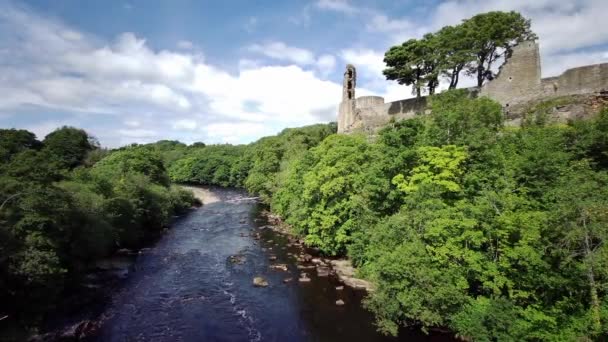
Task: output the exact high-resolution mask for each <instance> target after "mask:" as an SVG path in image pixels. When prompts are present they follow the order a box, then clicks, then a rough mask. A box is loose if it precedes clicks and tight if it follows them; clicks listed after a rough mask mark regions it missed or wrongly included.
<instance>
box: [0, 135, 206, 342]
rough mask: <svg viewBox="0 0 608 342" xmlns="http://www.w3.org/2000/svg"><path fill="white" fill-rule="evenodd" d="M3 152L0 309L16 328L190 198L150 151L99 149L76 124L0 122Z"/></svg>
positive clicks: (152, 233)
mask: <svg viewBox="0 0 608 342" xmlns="http://www.w3.org/2000/svg"><path fill="white" fill-rule="evenodd" d="M0 160H1V163H0V194H1V197H0V303H2V305H1V307H0V310H2V312H0V317H4V316H5V315H6V316H8V317H4V318H8V320H10V322H11V325H12V326H13V328H14V329H15V330H21V328H20V327H18V325H21V324H23V325H25V326H30V327H35V326H36V325H37V324H38V323H39V322H40V321H42V320H43V319H44V317H45V315H46V314H48V313H51V312H53V310H56V309H58V308H60V307H61V305H62V304H61V303H63V302H65V298H66V296H67V295H69V292H70V291H74V290H75V289H77V288H78V287H79V286H81V283H82V282H83V278H84V277H85V276H86V274H87V272H90V270H91V267H92V264H93V263H94V262H95V261H96V260H99V259H101V258H103V257H106V256H109V255H111V254H112V253H114V252H116V251H117V250H119V249H136V248H139V247H142V246H143V244H145V243H146V242H147V241H149V240H151V239H153V238H154V237H156V236H158V235H159V234H160V233H161V231H162V229H163V228H165V227H167V225H168V223H169V220H170V219H171V217H173V216H174V215H177V214H180V213H184V212H185V211H186V210H187V209H189V208H190V207H192V206H193V205H195V204H197V200H195V199H194V197H193V196H192V194H191V193H190V192H188V191H184V190H182V189H180V188H179V187H175V186H172V185H171V184H170V180H169V177H168V175H167V172H166V170H165V167H164V164H163V161H162V159H161V158H160V156H159V155H158V154H157V153H155V152H153V151H150V150H148V149H145V148H140V147H137V146H134V147H130V148H125V149H120V150H114V151H108V150H104V149H101V148H100V147H99V146H98V144H97V142H96V141H95V139H94V138H92V137H91V136H89V135H88V134H87V133H86V132H85V131H83V130H81V129H77V128H73V127H63V128H60V129H58V130H56V131H54V132H52V133H50V134H49V135H47V136H46V137H45V138H44V140H42V141H39V140H37V139H36V136H35V135H34V134H33V133H31V132H28V131H25V130H16V129H0ZM1 336H2V335H0V339H2V338H1ZM7 338H9V337H7ZM10 338H14V336H13V337H10Z"/></svg>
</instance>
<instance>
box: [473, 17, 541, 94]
mask: <svg viewBox="0 0 608 342" xmlns="http://www.w3.org/2000/svg"><path fill="white" fill-rule="evenodd" d="M530 23H531V22H530V19H526V18H524V17H523V16H522V15H521V14H519V13H517V12H513V11H511V12H500V11H493V12H487V13H482V14H478V15H476V16H474V17H472V18H470V19H466V20H464V22H463V23H462V29H463V33H462V34H463V35H464V36H466V37H470V39H471V44H472V46H470V48H471V52H472V57H473V61H474V64H473V65H472V66H471V67H470V68H469V69H468V70H467V73H468V74H469V75H475V76H476V78H477V86H478V87H481V86H482V85H483V83H484V81H485V80H491V79H493V78H494V76H495V75H494V73H493V71H492V66H493V64H494V62H496V61H497V60H498V59H500V58H501V57H505V58H508V57H509V55H510V53H511V51H512V49H513V47H514V46H515V45H517V44H518V43H520V42H522V41H526V40H534V39H536V38H537V37H536V34H534V33H533V32H532V30H531V29H530Z"/></svg>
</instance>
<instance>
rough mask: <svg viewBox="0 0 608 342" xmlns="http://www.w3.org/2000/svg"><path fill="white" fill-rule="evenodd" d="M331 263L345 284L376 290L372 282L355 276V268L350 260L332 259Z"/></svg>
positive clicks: (369, 290)
mask: <svg viewBox="0 0 608 342" xmlns="http://www.w3.org/2000/svg"><path fill="white" fill-rule="evenodd" d="M331 264H332V266H333V269H334V271H336V274H337V275H338V278H339V279H340V281H341V282H343V283H344V285H346V286H349V287H352V288H354V289H360V290H366V291H367V292H372V291H374V285H373V284H372V283H371V282H369V281H367V280H363V279H358V278H355V268H354V267H353V265H352V263H351V262H350V260H347V259H343V260H332V261H331Z"/></svg>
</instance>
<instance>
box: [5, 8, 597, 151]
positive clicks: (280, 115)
mask: <svg viewBox="0 0 608 342" xmlns="http://www.w3.org/2000/svg"><path fill="white" fill-rule="evenodd" d="M489 10H517V11H520V12H521V13H522V14H524V15H525V16H527V17H529V18H531V19H532V21H533V27H532V28H533V30H534V31H535V32H536V33H537V34H538V36H539V37H540V44H541V55H542V59H543V65H542V69H543V75H544V76H554V75H558V74H560V73H561V72H563V71H564V70H566V69H567V68H570V67H574V66H580V65H586V64H593V63H601V62H608V30H605V29H602V28H603V27H605V18H604V16H605V14H606V13H608V1H606V0H561V1H555V0H552V1H551V0H536V1H527V0H512V1H504V0H486V1H481V0H448V1H437V0H435V1H413V0H407V1H389V0H386V1H381V0H377V1H355V0H352V1H348V0H298V1H295V0H294V1H266V0H264V1H246V0H240V1H236V0H234V1H229V0H227V1H222V2H220V1H194V0H172V1H169V0H158V1H153V0H130V1H79V0H35V1H34V0H31V1H8V0H0V91H1V92H2V94H3V95H2V96H1V97H0V127H3V128H8V127H16V128H24V129H29V130H31V131H33V132H35V133H36V134H37V135H38V136H39V137H40V138H43V137H44V135H46V134H47V133H49V132H51V131H52V130H54V129H55V128H57V127H59V126H62V125H72V126H77V127H82V128H85V129H86V130H87V131H88V132H89V133H91V134H92V135H94V136H96V137H97V138H98V139H99V140H100V141H101V143H102V144H103V145H105V146H110V147H115V146H120V145H124V144H129V143H133V142H139V143H146V142H152V141H156V140H159V139H179V140H181V141H184V142H187V143H192V142H195V141H204V142H206V143H247V142H250V141H253V140H256V139H257V138H259V137H261V136H265V135H270V134H275V133H277V132H278V131H280V130H281V129H283V128H285V127H295V126H302V125H307V124H312V123H317V122H328V121H332V120H335V116H336V106H337V103H338V102H339V101H340V98H341V78H342V73H343V69H344V65H345V64H346V63H352V64H354V65H355V66H356V67H357V69H358V76H359V80H358V89H357V95H362V94H375V95H381V96H384V97H385V98H386V100H387V101H391V100H396V99H400V98H405V97H410V96H411V90H410V89H408V88H406V87H403V86H399V85H397V84H395V83H393V82H388V81H385V80H384V79H383V76H382V69H383V67H384V65H383V62H382V57H383V53H384V51H386V49H388V48H389V47H390V46H391V45H394V44H397V43H400V42H402V41H404V40H406V39H409V38H415V37H420V36H421V35H422V34H424V33H426V32H432V31H435V30H437V29H438V28H440V27H442V26H444V25H449V24H455V23H458V22H459V21H461V20H462V19H464V18H468V17H470V16H472V15H474V14H476V13H480V12H485V11H489ZM471 84H472V80H467V79H465V80H464V81H463V82H462V86H467V85H471Z"/></svg>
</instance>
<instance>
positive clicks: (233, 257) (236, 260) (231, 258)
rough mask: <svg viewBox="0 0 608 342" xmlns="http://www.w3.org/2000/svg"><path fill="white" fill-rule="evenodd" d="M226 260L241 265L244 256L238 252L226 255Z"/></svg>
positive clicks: (243, 261)
mask: <svg viewBox="0 0 608 342" xmlns="http://www.w3.org/2000/svg"><path fill="white" fill-rule="evenodd" d="M228 260H229V261H230V262H231V263H233V264H237V265H242V264H243V263H245V256H243V255H240V254H236V255H231V256H229V257H228Z"/></svg>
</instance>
